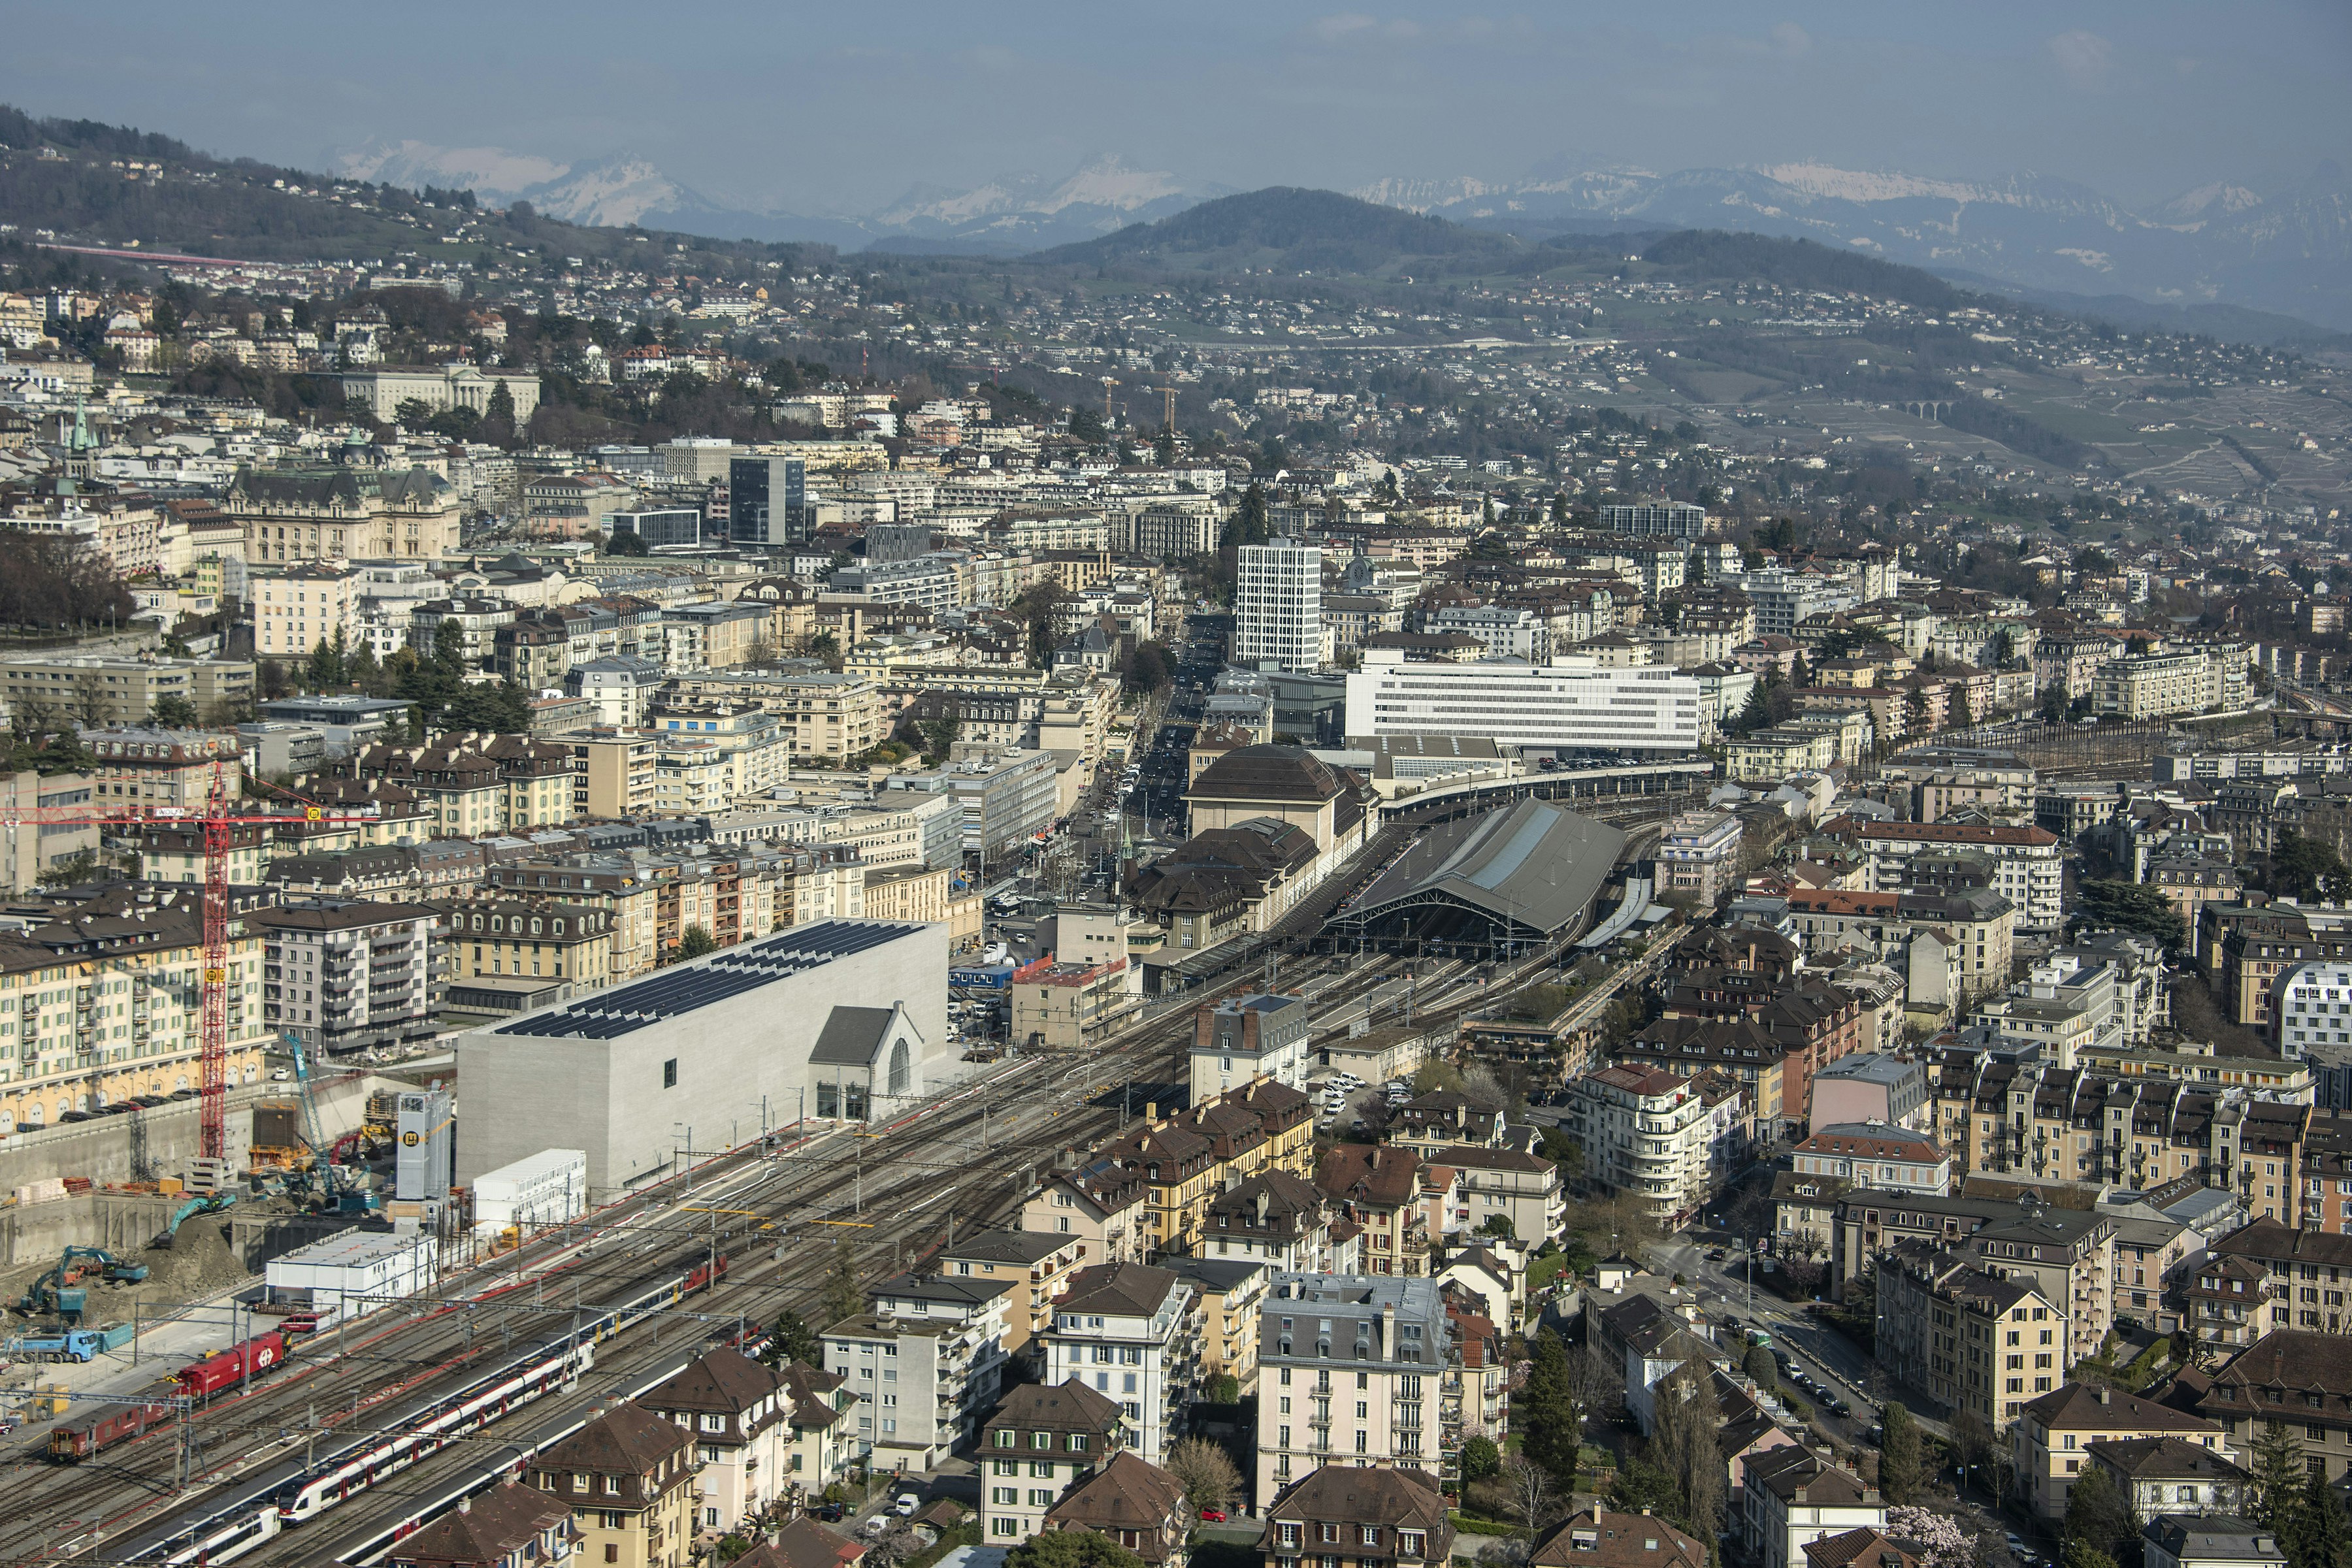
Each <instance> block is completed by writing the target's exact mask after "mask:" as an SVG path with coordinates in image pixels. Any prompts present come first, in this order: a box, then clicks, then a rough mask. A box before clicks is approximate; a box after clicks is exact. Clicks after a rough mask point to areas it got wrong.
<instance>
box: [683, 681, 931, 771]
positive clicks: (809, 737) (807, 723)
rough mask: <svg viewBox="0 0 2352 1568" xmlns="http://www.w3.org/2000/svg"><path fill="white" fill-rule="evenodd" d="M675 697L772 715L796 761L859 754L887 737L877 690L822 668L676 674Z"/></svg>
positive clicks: (868, 684)
mask: <svg viewBox="0 0 2352 1568" xmlns="http://www.w3.org/2000/svg"><path fill="white" fill-rule="evenodd" d="M677 696H678V697H679V698H681V699H688V700H705V699H725V700H732V701H740V702H750V703H754V704H757V705H758V706H759V707H760V708H761V710H763V711H765V712H768V713H771V714H773V715H774V716H775V718H776V721H777V722H778V723H779V725H781V726H782V733H783V736H784V742H785V744H786V746H787V747H788V748H789V750H790V752H791V754H792V755H793V756H794V757H796V758H803V759H806V758H815V757H831V758H835V759H837V760H845V759H847V758H850V757H855V756H860V755H863V754H864V753H865V752H870V751H872V750H873V749H874V748H875V747H876V746H878V745H880V744H881V743H882V742H883V741H885V740H887V738H888V736H889V721H888V717H887V713H886V711H885V704H884V701H883V695H882V688H881V687H880V686H879V685H878V684H877V683H876V682H875V681H873V680H871V679H866V678H864V677H860V676H851V675H835V674H833V673H831V672H829V671H824V670H779V669H701V670H691V671H685V672H681V673H680V674H679V675H678V677H677Z"/></svg>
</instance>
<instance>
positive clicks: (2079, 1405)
mask: <svg viewBox="0 0 2352 1568" xmlns="http://www.w3.org/2000/svg"><path fill="white" fill-rule="evenodd" d="M2078 1342H2080V1341H2079V1339H2078ZM2009 1432H2010V1447H2011V1460H2012V1462H2013V1463H2014V1464H2015V1466H2016V1474H2017V1489H2018V1493H2019V1495H2020V1496H2021V1497H2022V1498H2023V1499H2024V1500H2025V1502H2026V1504H2027V1505H2028V1506H2029V1507H2031V1508H2032V1510H2033V1511H2034V1512H2035V1513H2036V1514H2037V1515H2039V1516H2040V1517H2042V1518H2043V1519H2061V1518H2063V1517H2064V1516H2065V1512H2066V1493H2067V1492H2068V1491H2069V1490H2070V1489H2072V1488H2073V1487H2074V1480H2075V1478H2076V1477H2078V1476H2080V1475H2081V1474H2082V1473H2083V1468H2084V1466H2085V1465H2087V1464H2089V1463H2090V1462H2091V1454H2090V1448H2091V1445H2092V1444H2094V1443H2115V1442H2120V1441H2123V1440H2126V1439H2128V1438H2144V1437H2177V1438H2179V1439H2180V1440H2181V1441H2183V1442H2187V1443H2194V1444H2196V1445H2197V1446H2198V1447H2204V1448H2211V1449H2214V1450H2215V1451H2217V1452H2219V1453H2220V1454H2221V1456H2222V1457H2223V1458H2231V1457H2232V1456H2231V1449H2230V1445H2229V1444H2228V1443H2227V1442H2226V1441H2225V1440H2224V1438H2223V1436H2222V1432H2221V1425H2220V1424H2219V1423H2218V1422H2214V1421H2210V1420H2205V1419H2202V1418H2200V1417H2199V1416H2196V1415H2189V1414H2188V1413H2187V1412H2185V1411H2181V1410H2176V1409H2174V1408H2173V1407H2172V1406H2171V1405H2159V1404H2158V1403H2157V1402H2156V1401H2155V1400H2152V1399H2142V1398H2141V1397H2139V1396H2138V1395H2137V1394H2131V1393H2128V1392H2126V1390H2123V1389H2120V1388H2112V1387H2109V1386H2108V1385H2106V1384H2097V1385H2095V1386H2094V1385H2093V1384H2085V1383H2069V1384H2065V1385H2064V1386H2063V1387H2061V1388H2058V1389H2055V1390H2053V1391H2052V1392H2051V1393H2049V1394H2043V1395H2042V1397H2041V1398H2039V1399H2034V1400H2030V1401H2028V1402H2027V1404H2026V1405H2025V1407H2024V1408H2023V1409H2022V1410H2021V1411H2020V1412H2018V1418H2017V1421H2016V1423H2015V1424H2014V1425H2013V1426H2011V1427H2010V1429H2009Z"/></svg>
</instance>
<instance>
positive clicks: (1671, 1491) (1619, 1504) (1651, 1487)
mask: <svg viewBox="0 0 2352 1568" xmlns="http://www.w3.org/2000/svg"><path fill="white" fill-rule="evenodd" d="M1609 1506H1610V1507H1611V1508H1612V1509H1615V1510H1619V1511H1620V1512H1622V1513H1654V1514H1656V1515H1657V1516H1658V1517H1659V1518H1661V1519H1672V1518H1674V1517H1675V1515H1676V1513H1677V1512H1678V1511H1679V1510H1680V1509H1681V1508H1682V1495H1681V1493H1680V1492H1679V1491H1678V1490H1677V1489H1675V1478H1674V1477H1672V1476H1670V1475H1668V1474H1667V1473H1666V1472H1665V1471H1664V1470H1662V1469H1660V1468H1658V1467H1657V1466H1655V1465H1654V1464H1652V1463H1651V1462H1650V1461H1649V1460H1647V1459H1642V1458H1633V1459H1628V1460H1626V1461H1625V1463H1623V1464H1622V1465H1620V1466H1618V1467H1617V1479H1615V1480H1613V1481H1612V1482H1611V1483H1610V1484H1609Z"/></svg>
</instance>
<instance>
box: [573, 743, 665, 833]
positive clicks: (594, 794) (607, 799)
mask: <svg viewBox="0 0 2352 1568" xmlns="http://www.w3.org/2000/svg"><path fill="white" fill-rule="evenodd" d="M562 743H563V745H564V746H565V747H566V748H567V749H568V750H569V751H570V752H571V753H572V816H574V817H575V818H578V817H590V818H594V817H604V818H613V817H631V816H645V815H649V814H650V813H651V812H652V811H653V808H654V794H655V790H656V787H657V785H658V784H659V782H660V777H659V775H660V766H661V749H662V740H661V737H660V736H659V735H657V734H656V733H655V732H654V731H651V730H640V729H603V728H599V729H593V730H590V731H587V732H586V733H584V734H579V735H570V736H566V737H565V738H564V741H563V742H562Z"/></svg>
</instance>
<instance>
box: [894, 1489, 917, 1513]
mask: <svg viewBox="0 0 2352 1568" xmlns="http://www.w3.org/2000/svg"><path fill="white" fill-rule="evenodd" d="M890 1506H891V1511H892V1512H893V1513H896V1514H897V1515H898V1517H899V1518H900V1519H912V1518H914V1517H915V1510H917V1509H919V1508H920V1507H922V1506H923V1500H922V1499H921V1498H919V1497H918V1496H916V1495H915V1494H914V1493H913V1492H900V1493H899V1494H898V1501H897V1502H895V1503H893V1504H891V1505H890Z"/></svg>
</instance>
